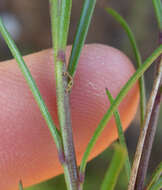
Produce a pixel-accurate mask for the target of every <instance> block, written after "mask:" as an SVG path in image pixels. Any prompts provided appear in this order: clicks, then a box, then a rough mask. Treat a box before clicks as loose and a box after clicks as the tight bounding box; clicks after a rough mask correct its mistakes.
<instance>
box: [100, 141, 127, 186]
mask: <svg viewBox="0 0 162 190" xmlns="http://www.w3.org/2000/svg"><path fill="white" fill-rule="evenodd" d="M114 147H115V150H114V155H113V158H112V161H111V164H110V166H109V168H108V170H107V172H106V175H105V177H104V180H103V183H102V185H101V190H113V189H114V188H115V185H116V183H117V180H118V176H119V174H120V171H121V169H122V168H123V165H124V163H125V160H126V156H127V153H126V150H125V148H124V147H123V146H122V145H119V144H115V145H114Z"/></svg>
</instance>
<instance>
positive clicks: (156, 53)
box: [80, 45, 162, 175]
mask: <svg viewBox="0 0 162 190" xmlns="http://www.w3.org/2000/svg"><path fill="white" fill-rule="evenodd" d="M161 53H162V45H160V46H159V47H158V48H157V49H156V50H155V51H154V52H153V53H152V55H151V56H150V57H148V58H147V59H146V61H145V62H144V63H143V64H142V65H141V66H140V67H139V68H138V69H137V70H136V72H135V73H134V74H133V76H132V77H131V78H130V79H129V80H128V82H127V83H126V84H125V85H124V87H123V88H122V89H121V91H120V92H119V94H118V95H117V97H116V98H115V100H114V101H113V103H112V104H111V106H110V107H109V109H108V111H107V112H106V114H105V115H104V117H103V119H102V120H101V121H100V123H99V125H98V127H97V129H96V130H95V132H94V134H93V136H92V138H91V140H90V142H89V144H88V146H87V148H86V151H85V152H84V155H83V158H82V161H81V166H80V174H81V175H84V173H85V168H86V164H87V160H88V156H89V154H90V152H91V150H92V148H93V147H94V145H95V143H96V141H97V139H98V137H99V136H100V134H101V133H102V131H103V130H104V128H105V126H106V124H107V122H108V121H109V120H110V118H111V116H112V114H113V112H114V111H115V110H116V109H117V107H118V106H119V104H120V102H121V101H122V100H123V98H124V97H125V96H126V94H127V93H128V91H129V90H130V89H131V88H132V86H133V85H134V84H135V83H136V81H137V80H138V79H139V78H140V77H141V76H142V74H143V73H144V72H145V71H146V70H147V69H148V68H149V67H150V65H151V64H152V63H153V62H154V61H155V60H156V59H157V57H158V56H159V55H160V54H161Z"/></svg>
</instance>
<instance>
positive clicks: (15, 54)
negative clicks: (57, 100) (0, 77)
mask: <svg viewBox="0 0 162 190" xmlns="http://www.w3.org/2000/svg"><path fill="white" fill-rule="evenodd" d="M0 33H1V34H2V36H3V38H4V40H5V41H6V43H7V45H8V47H9V49H10V51H11V53H12V55H13V57H14V58H15V59H16V61H17V63H18V66H19V68H20V70H21V72H22V74H23V76H24V78H25V80H26V82H27V84H28V86H29V88H30V90H31V92H32V94H33V96H34V98H35V101H36V102H37V104H38V106H39V109H40V111H41V114H42V115H43V117H44V119H45V121H46V123H47V125H48V127H49V130H50V132H51V134H52V136H53V138H54V141H55V143H56V147H57V149H58V152H59V155H61V154H62V152H63V147H62V140H61V136H60V132H59V130H58V129H57V128H56V126H55V124H54V122H53V120H52V117H51V115H50V113H49V112H48V109H47V107H46V105H45V103H44V100H43V99H42V97H41V95H40V92H39V90H38V88H37V86H36V83H35V81H34V79H33V78H32V76H31V73H30V71H29V69H28V68H27V66H26V64H25V62H24V60H23V58H22V56H21V54H20V52H19V50H18V48H17V46H16V44H15V43H14V41H13V40H12V38H11V36H10V34H9V33H8V32H7V30H6V28H5V26H4V24H3V22H2V20H1V18H0Z"/></svg>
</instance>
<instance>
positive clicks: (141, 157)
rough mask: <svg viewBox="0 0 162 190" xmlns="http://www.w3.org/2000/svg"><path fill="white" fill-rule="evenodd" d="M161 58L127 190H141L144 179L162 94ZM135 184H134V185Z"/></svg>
mask: <svg viewBox="0 0 162 190" xmlns="http://www.w3.org/2000/svg"><path fill="white" fill-rule="evenodd" d="M161 77H162V59H161V61H160V64H159V65H158V70H157V73H156V78H155V81H154V84H153V89H152V92H151V96H150V99H149V102H148V105H147V109H146V117H145V121H144V124H143V127H142V129H141V133H140V137H139V141H138V145H137V149H136V153H135V158H134V162H133V167H132V171H131V179H130V183H129V186H128V190H133V189H134V188H135V189H138V190H142V188H143V185H144V179H145V176H146V171H147V167H148V161H149V157H150V152H151V148H152V143H153V139H154V135H155V131H156V124H157V118H158V112H159V107H160V100H161V94H162V83H161V82H160V81H161ZM135 185H136V186H135Z"/></svg>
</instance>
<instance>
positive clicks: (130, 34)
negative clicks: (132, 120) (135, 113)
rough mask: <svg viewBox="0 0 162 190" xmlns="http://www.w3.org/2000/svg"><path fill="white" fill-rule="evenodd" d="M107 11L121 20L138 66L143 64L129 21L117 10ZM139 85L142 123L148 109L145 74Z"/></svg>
mask: <svg viewBox="0 0 162 190" xmlns="http://www.w3.org/2000/svg"><path fill="white" fill-rule="evenodd" d="M106 11H107V12H108V13H109V14H110V15H112V16H113V18H114V19H115V20H116V21H117V22H119V24H120V25H121V26H122V28H123V29H124V30H125V32H126V34H127V36H128V38H129V40H130V43H131V45H132V48H133V52H134V54H135V58H136V61H137V65H138V67H140V66H141V64H142V59H141V54H140V50H139V48H138V46H137V43H136V39H135V37H134V34H133V32H132V30H131V28H130V27H129V25H128V23H127V22H126V21H125V20H124V18H122V17H121V16H120V14H118V13H117V12H116V11H115V10H113V9H110V8H107V9H106ZM139 86H140V112H141V124H142V123H143V121H144V117H145V110H146V93H145V82H144V76H141V77H140V79H139Z"/></svg>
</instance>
